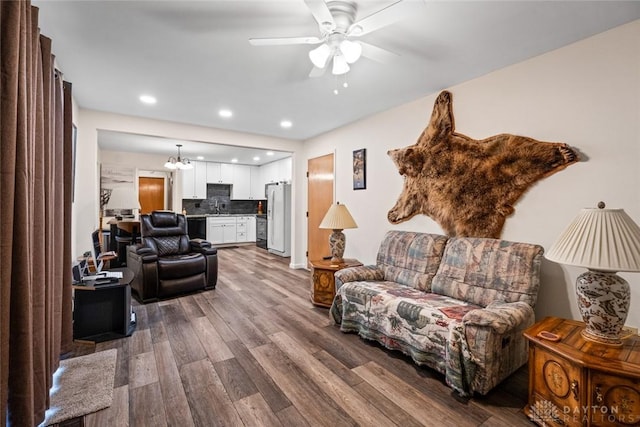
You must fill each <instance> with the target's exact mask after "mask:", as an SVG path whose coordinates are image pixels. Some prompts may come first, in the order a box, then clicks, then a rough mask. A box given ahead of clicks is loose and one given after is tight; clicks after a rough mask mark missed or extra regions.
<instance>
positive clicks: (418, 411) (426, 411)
mask: <svg viewBox="0 0 640 427" xmlns="http://www.w3.org/2000/svg"><path fill="white" fill-rule="evenodd" d="M353 371H354V372H355V373H356V374H358V375H360V376H361V377H362V378H363V379H364V380H365V381H366V382H368V383H369V384H370V385H371V386H372V387H373V388H375V389H376V390H378V391H380V393H382V394H383V395H384V396H385V397H387V398H388V399H389V400H391V401H392V402H394V403H395V404H396V405H398V406H399V407H401V408H402V409H403V410H404V411H405V412H407V413H409V414H411V415H412V416H413V417H414V418H416V419H417V420H418V421H419V422H421V423H423V424H424V425H438V426H451V427H455V426H477V425H478V422H477V421H473V420H470V419H469V418H467V417H466V416H465V417H464V418H461V417H460V416H459V415H460V413H459V412H456V411H455V410H452V409H451V408H450V407H447V406H443V405H440V404H438V403H437V402H434V401H433V400H431V399H429V398H427V397H426V396H425V395H424V394H423V393H421V392H420V391H418V390H416V389H415V388H413V387H409V386H407V385H406V383H404V381H402V379H400V378H398V377H396V376H395V375H393V374H391V373H390V372H388V371H386V370H385V369H384V368H383V367H381V366H380V365H378V364H377V363H375V362H369V363H367V364H366V365H363V366H358V367H357V368H354V369H353ZM483 421H485V420H483Z"/></svg>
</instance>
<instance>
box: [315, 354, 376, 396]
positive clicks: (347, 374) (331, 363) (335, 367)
mask: <svg viewBox="0 0 640 427" xmlns="http://www.w3.org/2000/svg"><path fill="white" fill-rule="evenodd" d="M313 357H315V358H316V359H318V361H320V362H322V364H323V365H324V366H326V367H327V368H329V369H330V370H331V372H333V373H335V374H336V375H338V376H339V377H340V378H342V380H343V381H344V382H345V383H347V384H348V385H349V386H350V387H353V386H355V385H358V384H360V383H362V382H364V380H363V379H362V378H361V377H360V376H359V375H356V374H355V373H354V372H353V371H352V370H351V369H349V368H348V367H346V366H345V365H343V364H342V363H340V361H339V360H338V359H336V358H335V357H333V356H332V355H330V354H329V353H327V352H326V351H325V350H320V351H318V352H316V353H314V354H313Z"/></svg>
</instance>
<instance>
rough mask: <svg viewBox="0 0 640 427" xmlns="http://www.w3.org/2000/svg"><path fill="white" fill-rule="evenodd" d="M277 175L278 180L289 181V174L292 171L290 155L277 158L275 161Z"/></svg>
mask: <svg viewBox="0 0 640 427" xmlns="http://www.w3.org/2000/svg"><path fill="white" fill-rule="evenodd" d="M276 163H277V170H276V173H277V177H278V181H284V182H291V174H292V171H293V164H292V159H291V157H287V158H286V159H282V160H278V161H277V162H276Z"/></svg>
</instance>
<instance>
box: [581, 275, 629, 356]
mask: <svg viewBox="0 0 640 427" xmlns="http://www.w3.org/2000/svg"><path fill="white" fill-rule="evenodd" d="M576 295H577V297H578V308H579V309H580V314H581V315H582V320H583V321H584V323H585V325H586V327H585V329H584V330H583V331H582V336H583V338H585V339H587V340H589V341H594V342H597V343H599V344H605V345H613V346H620V345H622V340H621V338H620V336H621V332H622V328H623V327H624V322H625V321H626V320H627V314H628V313H629V303H630V301H631V296H630V292H629V283H627V281H626V280H624V279H623V278H622V277H620V276H618V275H617V274H616V273H614V272H605V271H595V270H589V271H587V272H586V273H583V274H581V275H580V276H578V279H577V281H576Z"/></svg>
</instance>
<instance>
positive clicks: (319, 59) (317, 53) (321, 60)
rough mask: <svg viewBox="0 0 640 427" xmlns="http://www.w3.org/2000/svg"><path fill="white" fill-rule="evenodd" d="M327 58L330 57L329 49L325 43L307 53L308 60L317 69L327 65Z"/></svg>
mask: <svg viewBox="0 0 640 427" xmlns="http://www.w3.org/2000/svg"><path fill="white" fill-rule="evenodd" d="M329 56H331V48H330V47H329V45H328V44H326V43H322V44H321V45H320V46H318V47H317V48H315V49H313V50H311V51H309V59H310V60H311V62H312V63H313V65H315V66H316V67H318V68H324V67H325V65H327V60H328V59H329Z"/></svg>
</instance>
